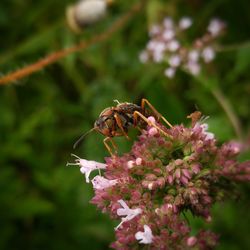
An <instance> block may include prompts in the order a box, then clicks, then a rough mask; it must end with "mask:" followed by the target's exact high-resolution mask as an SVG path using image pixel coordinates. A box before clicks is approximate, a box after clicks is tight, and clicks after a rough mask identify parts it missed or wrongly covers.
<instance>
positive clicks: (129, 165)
mask: <svg viewBox="0 0 250 250" xmlns="http://www.w3.org/2000/svg"><path fill="white" fill-rule="evenodd" d="M134 164H135V162H134V161H132V160H130V161H128V162H127V167H128V168H133V167H134Z"/></svg>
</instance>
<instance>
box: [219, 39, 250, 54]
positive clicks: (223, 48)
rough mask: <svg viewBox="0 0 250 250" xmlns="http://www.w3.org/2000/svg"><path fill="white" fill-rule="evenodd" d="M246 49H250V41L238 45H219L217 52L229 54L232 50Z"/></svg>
mask: <svg viewBox="0 0 250 250" xmlns="http://www.w3.org/2000/svg"><path fill="white" fill-rule="evenodd" d="M245 48H250V41H246V42H243V43H236V44H230V45H224V46H221V45H217V46H216V48H215V50H216V51H217V52H228V51H232V50H239V49H245Z"/></svg>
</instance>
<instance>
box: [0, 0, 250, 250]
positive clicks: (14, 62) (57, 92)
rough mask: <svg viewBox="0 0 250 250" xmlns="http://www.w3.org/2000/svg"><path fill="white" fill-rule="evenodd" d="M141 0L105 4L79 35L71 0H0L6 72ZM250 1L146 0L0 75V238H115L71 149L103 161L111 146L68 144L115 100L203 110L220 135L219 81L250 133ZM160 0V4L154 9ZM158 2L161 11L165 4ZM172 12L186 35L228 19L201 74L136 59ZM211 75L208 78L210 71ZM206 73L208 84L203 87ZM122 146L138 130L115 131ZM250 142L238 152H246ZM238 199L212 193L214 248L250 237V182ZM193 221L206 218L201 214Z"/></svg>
mask: <svg viewBox="0 0 250 250" xmlns="http://www.w3.org/2000/svg"><path fill="white" fill-rule="evenodd" d="M134 2H135V1H121V0H117V1H115V4H114V5H113V6H112V7H111V8H110V10H109V15H108V16H107V17H106V18H105V19H104V20H103V21H102V22H101V23H98V24H96V25H94V26H92V27H89V28H88V29H86V31H85V32H83V33H82V34H80V35H76V34H74V33H72V32H71V31H70V30H69V29H68V27H67V25H66V23H65V8H66V6H68V5H69V4H73V3H74V2H73V1H68V0H53V1H50V0H43V1H36V2H34V1H31V0H26V1H22V0H8V1H7V0H1V1H0V72H1V75H4V74H6V73H8V72H11V71H13V70H15V69H18V68H21V67H24V66H25V65H28V64H30V63H32V62H35V61H36V60H38V59H40V58H42V57H44V56H45V55H47V54H48V53H51V52H53V51H57V50H60V49H62V48H65V47H69V46H72V45H74V44H76V43H78V42H79V41H81V40H84V39H87V38H90V37H92V36H94V35H95V34H98V33H100V32H101V31H103V30H105V29H107V28H108V27H109V26H110V25H112V23H113V22H114V21H115V20H117V19H118V18H119V17H120V16H121V15H122V14H123V13H125V12H126V11H128V10H129V8H130V7H131V6H132V4H133V3H134ZM249 9H250V2H249V1H248V0H237V1H234V0H210V1H205V0H186V1H181V0H169V1H163V0H162V1H156V0H151V1H150V0H149V1H147V2H145V8H144V9H143V10H142V11H140V12H139V13H137V14H136V15H135V16H134V17H133V18H132V19H131V20H130V21H129V22H128V23H127V24H126V25H125V26H123V27H122V28H121V29H120V30H119V31H118V32H117V33H115V34H114V35H112V37H110V38H109V40H108V41H106V42H105V43H98V44H96V45H94V46H92V47H91V48H89V49H87V50H84V51H81V52H78V53H75V54H71V55H70V56H68V57H66V58H64V59H62V60H60V61H58V62H57V63H55V64H52V65H50V66H48V67H46V68H44V69H43V70H42V71H40V72H38V73H35V74H33V75H30V76H28V77H26V78H24V79H22V80H19V81H17V82H16V83H14V84H12V85H6V86H1V87H0V147H1V150H0V249H25V250H29V249H32V250H33V249H39V250H40V249H47V250H50V249H60V250H65V249H73V250H74V249H77V250H79V249H99V250H100V249H108V246H109V244H110V242H111V241H113V240H114V230H113V228H114V226H115V225H116V224H117V222H112V221H111V220H110V219H109V218H108V217H107V216H105V215H104V214H102V213H101V212H100V211H98V210H97V209H96V207H95V206H93V205H90V204H89V200H90V199H91V197H92V196H93V190H92V187H91V185H87V184H86V183H85V178H84V176H82V175H81V174H80V171H79V169H78V168H77V167H66V163H67V162H68V161H69V162H72V161H73V158H72V157H71V155H70V154H71V153H74V154H77V155H79V156H80V157H82V158H86V159H90V160H97V161H101V162H103V161H104V160H103V157H105V156H108V153H107V151H106V150H105V148H104V146H103V143H102V140H103V136H102V135H100V134H97V133H92V134H90V135H88V136H87V137H86V138H85V139H84V141H83V143H82V144H81V145H80V146H78V148H77V149H76V150H73V149H72V145H73V144H74V142H75V141H76V140H77V138H78V137H79V136H80V135H81V134H82V133H83V132H85V131H87V130H89V129H90V128H92V126H93V123H94V121H95V119H96V118H97V117H98V115H99V113H100V112H101V111H102V110H103V109H104V108H106V107H109V106H112V105H114V103H113V100H114V99H118V100H119V101H121V102H123V101H128V102H134V103H140V99H141V98H142V97H144V98H147V99H148V100H150V102H151V103H152V104H153V105H154V106H155V107H156V108H157V109H158V110H159V111H160V112H161V113H162V114H163V115H164V116H165V117H166V118H167V119H168V120H169V121H170V122H171V123H173V124H175V123H182V122H184V123H185V122H186V116H187V115H188V114H190V113H191V112H193V111H194V110H196V109H197V108H198V109H199V110H201V111H202V112H203V113H204V114H205V115H208V116H210V119H209V120H208V123H209V125H210V130H211V131H212V132H214V133H215V134H216V136H217V138H218V141H219V143H221V142H223V141H226V140H231V139H237V138H236V136H235V133H234V130H233V129H232V125H231V123H230V122H229V120H228V117H227V116H226V114H225V112H224V111H223V109H222V108H221V106H220V105H219V104H218V102H217V100H216V99H215V98H214V97H213V95H212V94H211V89H213V88H214V86H216V87H219V88H220V89H221V91H222V92H223V93H224V95H225V96H226V98H228V100H229V102H230V103H231V105H232V107H233V110H234V112H235V114H236V115H237V116H238V118H239V120H240V122H241V124H242V130H243V134H244V138H245V139H247V138H248V141H249V140H250V137H249V127H250V109H249V106H250V98H249V94H250V82H249V81H250V80H249V79H250V78H249V76H250V71H249V68H250V47H249V46H241V45H240V44H244V43H245V42H249V39H250V15H249ZM156 11H157V12H156ZM158 11H160V12H158ZM166 14H168V15H170V16H172V17H173V18H175V19H176V20H178V18H180V17H182V16H191V17H192V18H193V19H194V25H193V27H192V30H191V31H190V37H191V38H192V37H198V36H200V35H202V34H203V33H204V31H205V30H206V27H207V24H208V22H209V20H210V19H211V18H212V17H219V18H221V19H222V20H225V22H226V23H227V32H226V34H225V36H224V37H223V38H222V39H221V40H220V44H221V45H222V46H225V47H226V46H229V45H232V44H234V45H235V44H238V45H237V46H236V47H235V48H234V49H232V50H226V51H224V52H220V53H218V55H217V57H216V60H215V61H214V62H213V63H212V64H211V65H210V66H208V67H207V68H205V69H204V72H203V77H204V78H203V80H202V84H201V81H200V79H197V78H194V77H192V76H190V75H188V74H186V73H185V72H178V74H177V76H176V77H175V78H174V79H173V80H169V79H167V78H166V77H164V75H163V71H164V68H165V67H166V66H164V65H155V64H147V65H144V64H141V63H140V62H139V60H138V55H139V53H140V51H141V50H143V49H144V46H145V44H146V43H147V41H148V35H147V30H148V27H149V25H150V23H152V22H154V21H157V19H160V20H161V18H162V17H164V16H165V15H166ZM204 79H205V80H204ZM204 81H205V83H206V84H207V86H208V87H204ZM116 142H117V144H118V145H119V150H120V152H126V151H128V150H129V147H130V146H131V143H132V142H131V141H127V140H126V139H125V138H118V139H117V140H116ZM249 158H250V155H249V153H247V152H246V153H245V154H244V155H242V156H241V159H249ZM240 188H241V191H242V192H241V193H242V195H241V197H240V199H239V200H238V201H233V202H226V203H223V204H217V205H216V206H215V208H214V211H213V215H214V219H213V222H212V223H211V225H209V226H206V227H209V228H211V229H213V230H214V231H215V232H217V233H219V234H220V235H221V244H220V245H219V246H218V249H227V250H231V249H232V250H233V249H250V238H249V223H250V215H249V209H250V205H249V191H250V188H249V185H242V186H241V187H240ZM193 224H194V231H196V229H197V228H198V227H199V226H202V225H203V224H202V222H201V221H199V220H194V221H193Z"/></svg>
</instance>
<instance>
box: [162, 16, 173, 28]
mask: <svg viewBox="0 0 250 250" xmlns="http://www.w3.org/2000/svg"><path fill="white" fill-rule="evenodd" d="M163 25H164V27H165V28H167V29H172V28H173V27H174V22H173V19H172V18H170V17H166V18H165V19H164V20H163Z"/></svg>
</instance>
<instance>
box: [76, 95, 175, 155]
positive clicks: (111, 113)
mask: <svg viewBox="0 0 250 250" xmlns="http://www.w3.org/2000/svg"><path fill="white" fill-rule="evenodd" d="M115 102H117V105H116V106H114V107H109V108H106V109H104V110H103V111H102V112H101V113H100V115H99V117H98V118H97V120H96V121H95V123H94V127H93V128H92V129H91V130H89V131H88V132H87V133H85V134H83V135H82V136H81V137H80V138H79V140H78V141H77V142H76V143H75V144H74V148H75V147H76V145H77V144H78V143H79V142H80V141H81V140H82V139H83V138H84V137H85V135H87V134H88V133H90V132H92V131H94V130H95V131H97V132H99V133H101V134H103V135H104V136H106V137H105V139H104V140H103V143H104V145H105V147H106V148H107V150H108V151H109V153H110V154H111V155H113V153H112V150H111V147H110V146H109V144H108V142H110V143H111V144H112V147H113V148H114V149H115V152H117V150H116V149H117V146H116V144H115V143H114V141H113V140H112V138H113V137H116V136H125V137H126V138H127V139H129V136H128V130H129V129H130V128H131V127H135V128H138V129H141V128H143V127H144V126H145V124H149V125H150V126H153V127H155V128H156V129H157V130H159V131H160V132H161V133H163V134H165V135H166V136H169V135H168V134H167V133H166V132H164V131H163V130H162V129H161V128H160V127H158V126H157V125H156V124H154V123H152V122H150V121H149V120H148V119H147V118H148V117H149V116H153V117H154V118H155V119H156V121H159V120H160V119H162V120H163V121H164V122H165V123H166V124H167V125H168V126H169V127H172V125H171V124H170V123H169V122H168V121H167V120H166V119H165V118H164V117H163V116H162V115H161V114H160V113H159V112H158V111H157V110H156V109H155V108H154V107H153V105H152V104H151V103H150V102H149V101H148V100H147V99H142V101H141V106H138V105H136V104H133V103H128V102H124V103H120V102H118V101H117V100H115ZM146 105H147V106H148V107H149V109H146V107H145V106H146Z"/></svg>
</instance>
